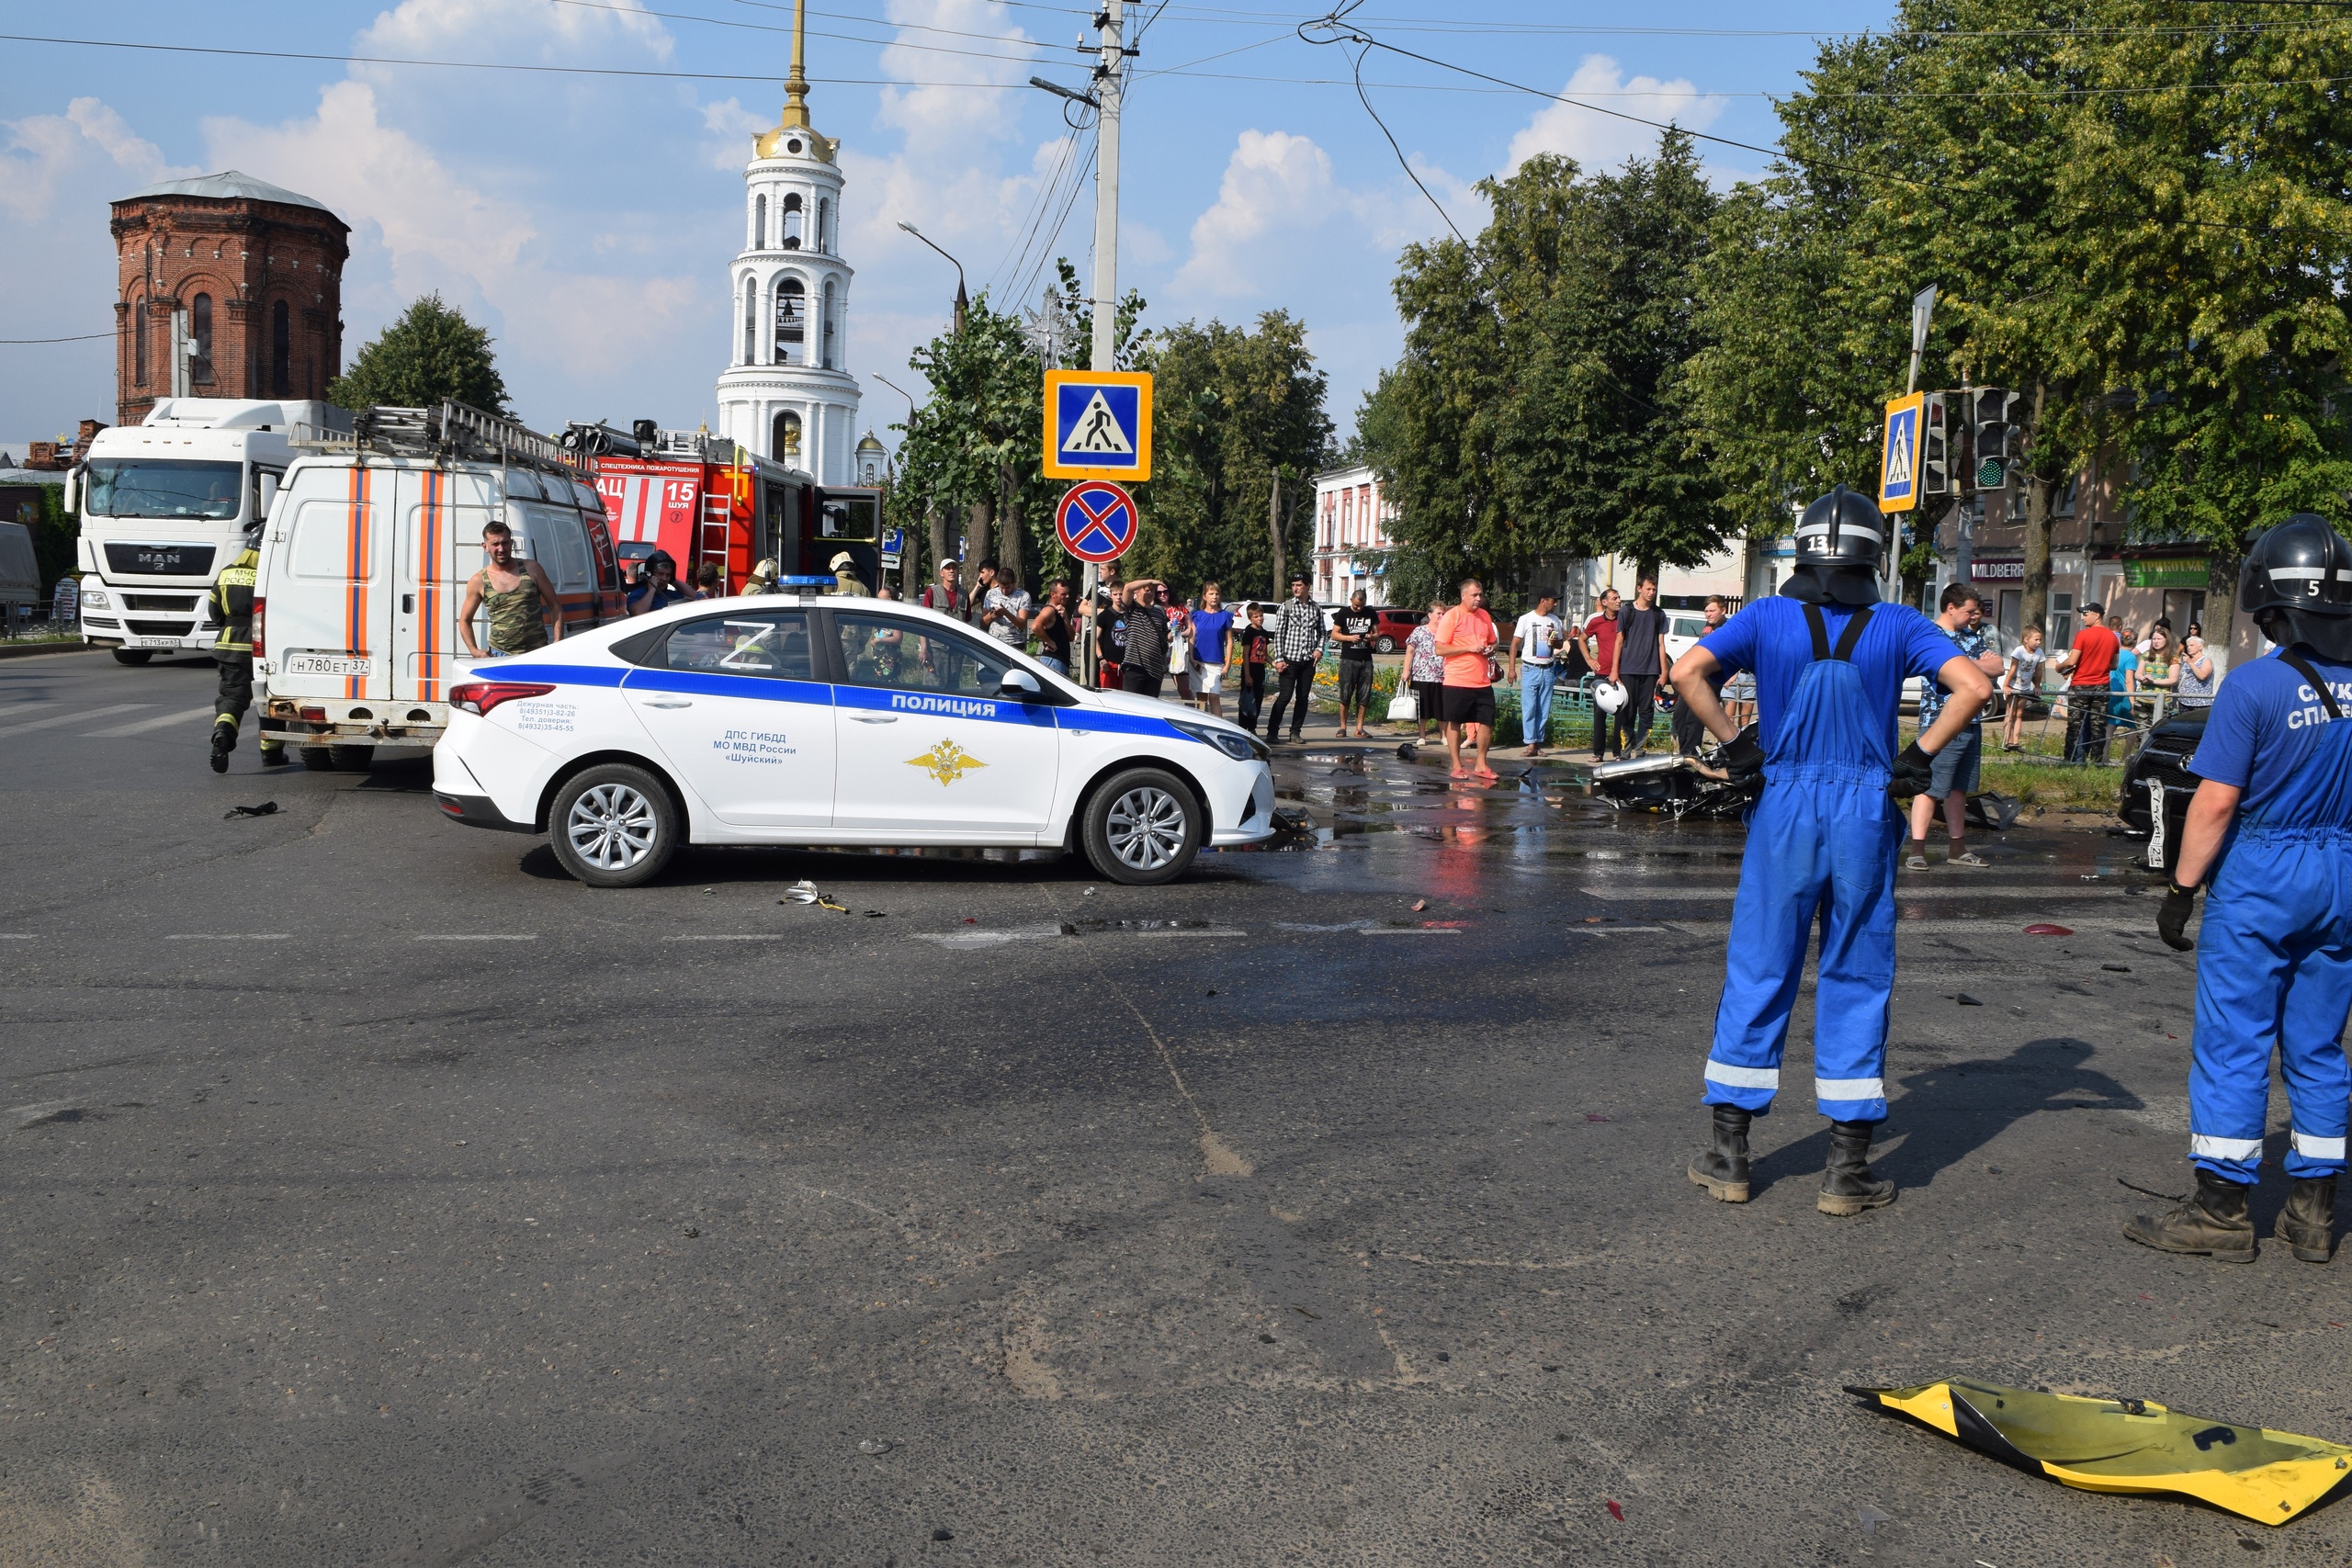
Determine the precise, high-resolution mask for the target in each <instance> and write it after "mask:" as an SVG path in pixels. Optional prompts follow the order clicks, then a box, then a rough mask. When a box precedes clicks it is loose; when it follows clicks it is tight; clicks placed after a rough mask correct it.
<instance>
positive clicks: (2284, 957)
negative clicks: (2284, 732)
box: [2188, 675, 2352, 1182]
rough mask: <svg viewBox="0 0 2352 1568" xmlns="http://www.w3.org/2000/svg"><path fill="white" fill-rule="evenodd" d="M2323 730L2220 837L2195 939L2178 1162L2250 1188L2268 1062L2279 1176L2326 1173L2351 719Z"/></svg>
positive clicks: (2344, 942)
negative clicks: (2279, 1101)
mask: <svg viewBox="0 0 2352 1568" xmlns="http://www.w3.org/2000/svg"><path fill="white" fill-rule="evenodd" d="M2306 679H2307V680H2309V681H2310V682H2311V683H2312V684H2313V685H2314V686H2316V687H2317V689H2318V691H2319V693H2320V701H2321V703H2322V705H2324V707H2325V708H2326V710H2327V713H2328V719H2329V722H2328V723H2327V724H2326V726H2325V727H2324V728H2323V729H2322V730H2321V732H2320V736H2319V739H2318V742H2317V744H2316V746H2315V747H2314V749H2313V750H2312V753H2311V755H2310V757H2309V758H2308V759H2307V760H2306V761H2304V763H2303V765H2302V766H2301V768H2299V769H2297V770H2296V772H2295V773H2294V774H2293V775H2292V776H2291V777H2290V779H2289V781H2288V782H2287V784H2285V786H2284V787H2282V788H2281V789H2279V790H2278V792H2277V794H2276V795H2273V796H2272V797H2271V798H2270V799H2268V800H2266V801H2265V802H2263V804H2262V805H2261V806H2260V807H2258V808H2256V810H2254V811H2252V812H2250V813H2246V814H2245V815H2242V816H2241V817H2240V818H2238V820H2237V821H2236V822H2235V823H2234V824H2233V826H2232V828H2231V832H2230V838H2229V840H2228V841H2227V842H2226V843H2225V845H2224V846H2223V848H2222V869H2221V872H2220V874H2218V875H2216V876H2215V877H2214V879H2213V896H2212V897H2211V900H2210V901H2209V902H2208V903H2207V904H2206V906H2205V923H2204V926H2203V927H2202V929H2201V930H2200V931H2199V932H2198V937H2197V1030H2196V1034H2195V1045H2194V1051H2193V1061H2192V1065H2191V1066H2190V1067H2189V1072H2188V1130H2189V1138H2188V1155H2189V1159H2190V1160H2191V1161H2192V1162H2193V1163H2195V1164H2196V1165H2197V1166H2198V1167H2199V1168H2202V1169H2205V1170H2210V1171H2212V1172H2213V1173H2214V1174H2216V1175H2218V1176H2222V1177H2225V1178H2227V1179H2230V1180H2232V1181H2239V1182H2249V1181H2252V1180H2254V1179H2255V1173H2256V1169H2257V1168H2259V1167H2260V1166H2261V1164H2262V1133H2263V1122H2264V1119H2265V1113H2266V1111H2267V1109H2268V1106H2269V1100H2270V1054H2271V1052H2272V1051H2273V1050H2274V1049H2275V1050H2276V1051H2277V1052H2278V1057H2279V1067H2280V1071H2281V1073H2282V1075H2283V1076H2284V1077H2285V1078H2286V1080H2287V1103H2288V1105H2289V1106H2290V1108H2291V1110H2292V1112H2293V1119H2294V1129H2293V1133H2292V1134H2291V1135H2290V1139H2289V1143H2288V1149H2287V1160H2286V1167H2287V1174H2288V1175H2289V1176H2291V1177H2297V1178H2303V1177H2323V1176H2340V1175H2342V1174H2343V1172H2344V1134H2345V1119H2346V1110H2347V1096H2352V1077H2347V1075H2346V1068H2345V1060H2344V1040H2343V1036H2344V1025H2345V1021H2346V1017H2347V1015H2352V719H2346V718H2345V717H2342V716H2339V714H2338V711H2337V708H2336V705H2335V700H2334V699H2333V698H2332V697H2330V696H2329V695H2328V694H2327V686H2326V682H2324V681H2320V680H2317V679H2315V678H2313V677H2311V676H2308V675H2307V676H2306Z"/></svg>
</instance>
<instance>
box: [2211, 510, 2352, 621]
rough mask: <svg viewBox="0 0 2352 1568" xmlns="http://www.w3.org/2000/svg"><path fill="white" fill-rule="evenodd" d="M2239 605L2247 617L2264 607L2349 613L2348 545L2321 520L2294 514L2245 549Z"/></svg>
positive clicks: (2351, 558) (2351, 572)
mask: <svg viewBox="0 0 2352 1568" xmlns="http://www.w3.org/2000/svg"><path fill="white" fill-rule="evenodd" d="M2238 606H2239V608H2241V609H2243V610H2245V613H2246V614H2247V615H2261V614H2262V612H2264V611H2265V610H2292V611H2294V612H2295V613H2296V614H2298V615H2326V616H2331V617H2335V616H2345V615H2352V544H2346V543H2345V540H2344V536H2343V535H2341V534H2338V533H2337V532H2336V531H2335V529H2334V528H2332V527H2330V526H2329V525H2328V522H2327V519H2326V518H2324V517H2322V516H2320V515H2319V514H2318V513H2311V512H2298V513H2295V515H2293V516H2292V517H2290V518H2288V519H2287V521H2285V522H2284V523H2281V524H2279V525H2278V526H2277V527H2275V528H2272V529H2271V530H2269V531H2268V532H2267V533H2266V534H2264V535H2263V536H2262V537H2260V538H2259V539H2256V541H2255V542H2254V547H2253V548H2252V549H2250V550H2248V551H2246V553H2245V566H2244V567H2243V568H2242V569H2241V570H2239V573H2238ZM2274 640H2275V639H2274Z"/></svg>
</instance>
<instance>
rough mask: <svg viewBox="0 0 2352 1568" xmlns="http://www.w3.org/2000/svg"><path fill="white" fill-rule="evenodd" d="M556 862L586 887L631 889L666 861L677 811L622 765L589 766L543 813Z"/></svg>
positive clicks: (645, 778)
mask: <svg viewBox="0 0 2352 1568" xmlns="http://www.w3.org/2000/svg"><path fill="white" fill-rule="evenodd" d="M548 825H549V829H550V831H549V833H548V837H549V838H550V839H551V840H553V841H554V845H555V858H556V859H557V860H558V861H560V862H561V863H562V864H563V869H564V870H566V871H568V872H570V873H571V874H572V875H574V876H576V877H578V878H579V879H580V880H581V881H582V882H584V883H586V884H587V885H588V886H591V887H635V886H638V885H639V883H643V882H650V881H651V880H652V879H653V878H654V877H655V876H657V875H659V874H661V871H662V867H663V866H665V865H667V864H669V863H670V856H671V854H672V853H673V852H674V851H675V850H676V848H677V843H678V812H677V807H675V806H674V805H673V804H672V802H671V799H670V792H669V791H668V790H666V789H664V788H662V782H661V781H660V780H659V779H657V778H655V777H654V776H653V775H652V774H651V773H647V772H646V771H645V770H644V769H642V768H633V767H630V766H629V765H628V764H627V763H625V762H612V763H606V764H605V765H604V766H601V767H594V768H589V769H587V770H585V771H584V772H582V773H580V774H579V775H578V776H577V777H575V778H573V779H572V780H571V782H569V783H567V784H565V785H564V786H563V788H562V789H560V790H559V791H557V792H556V797H555V807H554V809H553V810H552V811H550V812H549V813H548Z"/></svg>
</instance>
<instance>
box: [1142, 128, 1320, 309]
mask: <svg viewBox="0 0 2352 1568" xmlns="http://www.w3.org/2000/svg"><path fill="white" fill-rule="evenodd" d="M1359 205H1360V203H1359V200H1358V198H1357V197H1355V196H1354V195H1353V193H1351V192H1349V191H1347V190H1344V189H1342V188H1341V187H1340V185H1339V184H1338V183H1337V182H1336V181H1335V180H1334V179H1333V178H1332V176H1331V156H1330V154H1329V153H1328V152H1324V151H1323V149H1322V148H1320V147H1318V146H1317V145H1316V144H1315V142H1314V141H1312V140H1311V139H1310V138H1307V137H1305V136H1295V135H1293V134H1292V133H1291V132H1289V131H1286V130H1272V131H1268V130H1245V131H1243V132H1241V134H1240V136H1239V137H1238V138H1237V139H1236V141H1235V142H1234V147H1233V152H1232V154H1231V156H1229V157H1228V158H1227V160H1226V164H1225V177H1224V179H1223V180H1221V181H1220V182H1219V183H1218V185H1217V194H1216V202H1215V203H1214V204H1212V205H1211V206H1210V207H1209V209H1208V210H1206V211H1205V212H1203V213H1202V214H1201V215H1200V216H1199V217H1198V218H1196V219H1194V220H1193V231H1192V242H1193V249H1192V254H1191V255H1190V256H1189V257H1188V258H1187V259H1186V261H1185V263H1184V265H1183V266H1182V268H1181V269H1179V270H1178V272H1177V274H1176V280H1175V282H1176V288H1177V290H1178V291H1179V292H1180V293H1200V294H1208V295H1222V296H1235V295H1249V294H1257V293H1262V292H1264V291H1265V289H1266V288H1267V285H1268V283H1269V282H1270V281H1271V276H1270V275H1271V274H1272V273H1274V272H1277V271H1280V270H1283V269H1284V267H1285V265H1286V264H1290V263H1294V262H1295V261H1296V260H1297V259H1298V257H1299V255H1300V253H1301V251H1302V248H1303V247H1304V246H1305V245H1306V243H1309V242H1311V241H1312V240H1314V239H1315V238H1316V237H1317V235H1318V234H1319V233H1320V231H1323V230H1324V228H1325V227H1326V226H1327V225H1328V224H1329V222H1330V221H1331V220H1333V219H1334V218H1335V217H1341V216H1347V215H1351V214H1352V213H1353V212H1354V211H1355V210H1356V209H1357V208H1358V207H1359Z"/></svg>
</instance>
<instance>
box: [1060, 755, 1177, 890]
mask: <svg viewBox="0 0 2352 1568" xmlns="http://www.w3.org/2000/svg"><path fill="white" fill-rule="evenodd" d="M1207 836H1208V813H1207V812H1206V811H1204V810H1203V809H1202V807H1201V804H1200V802H1199V801H1197V800H1195V799H1194V798H1193V792H1192V789H1191V788H1190V787H1189V786H1188V785H1186V784H1185V783H1184V781H1183V780H1182V779H1180V778H1178V777H1177V776H1176V775H1175V774H1173V773H1168V772H1165V771H1163V770H1161V769H1159V768H1132V769H1130V770H1128V771H1127V772H1125V773H1121V774H1119V775H1118V776H1117V777H1115V778H1114V779H1112V780H1111V781H1110V782H1109V783H1108V784H1104V785H1103V787H1102V788H1101V789H1099V790H1097V791H1095V793H1094V798H1093V799H1092V800H1091V801H1089V802H1088V803H1087V807H1086V824H1085V829H1084V832H1083V841H1084V842H1085V845H1086V858H1087V859H1088V860H1090V861H1091V862H1093V863H1094V869H1095V870H1097V871H1099V872H1101V873H1102V874H1103V875H1104V876H1106V877H1108V878H1109V879H1110V880H1112V881H1113V882H1118V883H1124V884H1125V885H1126V886H1129V887H1151V886H1158V885H1159V884H1160V883H1163V882H1173V881H1175V880H1176V879H1177V878H1178V877H1180V876H1182V875H1183V874H1184V873H1185V872H1186V871H1187V870H1189V869H1190V868H1191V866H1192V863H1193V856H1194V855H1196V854H1198V853H1199V852H1200V849H1201V840H1203V839H1204V838H1206V837H1207Z"/></svg>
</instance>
